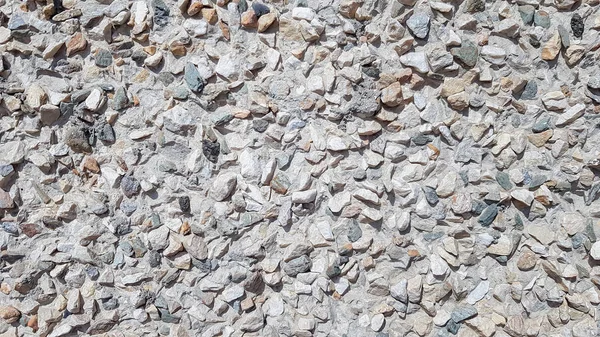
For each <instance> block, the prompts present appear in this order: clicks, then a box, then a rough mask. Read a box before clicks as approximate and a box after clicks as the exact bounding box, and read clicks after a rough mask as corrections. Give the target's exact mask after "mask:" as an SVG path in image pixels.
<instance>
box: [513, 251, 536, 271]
mask: <svg viewBox="0 0 600 337" xmlns="http://www.w3.org/2000/svg"><path fill="white" fill-rule="evenodd" d="M537 260H538V257H537V255H535V253H534V252H532V251H531V250H530V249H529V248H524V249H523V251H522V252H521V255H520V256H519V259H518V260H517V268H519V269H520V270H530V269H531V268H533V267H535V264H536V263H537Z"/></svg>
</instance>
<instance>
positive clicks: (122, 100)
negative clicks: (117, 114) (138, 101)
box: [112, 87, 129, 111]
mask: <svg viewBox="0 0 600 337" xmlns="http://www.w3.org/2000/svg"><path fill="white" fill-rule="evenodd" d="M112 107H113V109H115V110H117V111H120V110H123V109H126V108H127V107H129V97H127V90H125V88H123V87H119V88H117V90H116V91H115V95H114V96H113V104H112Z"/></svg>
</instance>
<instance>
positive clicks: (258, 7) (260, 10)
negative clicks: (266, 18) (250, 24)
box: [252, 2, 271, 18]
mask: <svg viewBox="0 0 600 337" xmlns="http://www.w3.org/2000/svg"><path fill="white" fill-rule="evenodd" d="M252 10H253V11H254V15H256V17H257V18H260V17H261V16H263V15H265V14H268V13H269V12H270V11H271V10H270V9H269V7H267V6H266V5H264V4H261V3H260V2H254V3H253V4H252Z"/></svg>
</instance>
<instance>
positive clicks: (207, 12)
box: [201, 8, 219, 25]
mask: <svg viewBox="0 0 600 337" xmlns="http://www.w3.org/2000/svg"><path fill="white" fill-rule="evenodd" d="M201 12H202V17H203V18H204V20H206V22H208V23H209V24H211V25H214V24H215V23H217V21H218V20H219V16H218V15H217V10H216V9H214V8H202V10H201Z"/></svg>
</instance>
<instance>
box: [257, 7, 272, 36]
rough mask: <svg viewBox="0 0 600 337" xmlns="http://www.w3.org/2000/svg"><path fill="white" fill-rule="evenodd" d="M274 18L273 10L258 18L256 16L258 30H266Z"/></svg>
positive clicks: (260, 31)
mask: <svg viewBox="0 0 600 337" xmlns="http://www.w3.org/2000/svg"><path fill="white" fill-rule="evenodd" d="M276 20H277V14H275V13H273V12H271V13H267V14H265V15H262V16H261V17H260V18H258V32H259V33H262V32H264V31H266V30H267V29H269V27H271V25H272V24H273V23H274V22H275V21H276Z"/></svg>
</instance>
